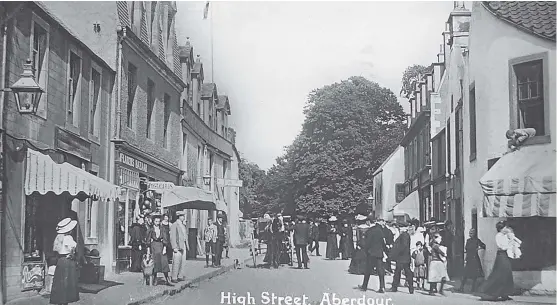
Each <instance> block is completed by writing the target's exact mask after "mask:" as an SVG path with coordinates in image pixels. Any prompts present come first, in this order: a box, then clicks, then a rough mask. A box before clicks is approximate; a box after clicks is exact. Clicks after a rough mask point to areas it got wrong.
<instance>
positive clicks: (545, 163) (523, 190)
mask: <svg viewBox="0 0 557 305" xmlns="http://www.w3.org/2000/svg"><path fill="white" fill-rule="evenodd" d="M555 157H556V154H555V150H546V151H533V150H526V149H524V148H523V149H521V150H518V151H515V152H512V153H509V154H506V155H504V156H503V157H501V159H499V160H498V161H497V163H495V165H493V167H492V168H491V169H490V170H489V171H488V172H487V173H486V174H485V175H484V176H483V177H482V178H481V179H480V186H481V187H482V190H483V192H484V200H483V209H484V213H483V214H484V216H486V217H530V216H545V217H555V216H556V208H555V204H556V198H557V196H556V189H557V187H556V181H557V180H556V179H555V176H556V175H555Z"/></svg>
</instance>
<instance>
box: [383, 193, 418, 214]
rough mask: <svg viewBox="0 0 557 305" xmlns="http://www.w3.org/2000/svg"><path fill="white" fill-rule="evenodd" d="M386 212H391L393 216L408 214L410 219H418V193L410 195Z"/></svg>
mask: <svg viewBox="0 0 557 305" xmlns="http://www.w3.org/2000/svg"><path fill="white" fill-rule="evenodd" d="M388 212H393V214H394V215H404V214H408V216H409V217H410V218H419V217H420V196H419V194H418V191H414V192H412V193H410V195H408V196H406V198H404V200H402V201H401V202H400V203H398V204H395V205H394V206H393V207H392V208H390V209H389V211H388Z"/></svg>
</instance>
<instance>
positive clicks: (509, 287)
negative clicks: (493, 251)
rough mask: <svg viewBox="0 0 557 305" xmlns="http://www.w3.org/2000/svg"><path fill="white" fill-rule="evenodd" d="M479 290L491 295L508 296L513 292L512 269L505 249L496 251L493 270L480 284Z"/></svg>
mask: <svg viewBox="0 0 557 305" xmlns="http://www.w3.org/2000/svg"><path fill="white" fill-rule="evenodd" d="M481 291H482V292H483V293H484V294H485V295H488V296H491V297H508V296H509V295H511V294H512V293H513V291H514V281H513V271H512V267H511V260H510V259H509V257H508V256H507V252H506V251H497V255H496V256H495V263H494V264H493V270H492V271H491V274H490V275H489V277H488V278H487V280H486V281H485V282H484V284H483V285H482V289H481Z"/></svg>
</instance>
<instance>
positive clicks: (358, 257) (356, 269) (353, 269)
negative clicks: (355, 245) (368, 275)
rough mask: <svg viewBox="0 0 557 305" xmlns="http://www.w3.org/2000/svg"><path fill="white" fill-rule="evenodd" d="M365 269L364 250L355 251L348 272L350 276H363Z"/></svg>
mask: <svg viewBox="0 0 557 305" xmlns="http://www.w3.org/2000/svg"><path fill="white" fill-rule="evenodd" d="M366 268H367V255H366V252H365V250H364V249H356V251H355V252H354V256H352V261H350V267H348V272H349V273H351V274H357V275H364V274H365V271H366Z"/></svg>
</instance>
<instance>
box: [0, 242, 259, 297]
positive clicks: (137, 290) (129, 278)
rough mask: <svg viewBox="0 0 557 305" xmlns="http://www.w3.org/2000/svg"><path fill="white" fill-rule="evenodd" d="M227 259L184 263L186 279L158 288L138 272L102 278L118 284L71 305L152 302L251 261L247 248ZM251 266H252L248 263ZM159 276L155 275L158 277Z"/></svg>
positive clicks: (199, 258)
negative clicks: (208, 265)
mask: <svg viewBox="0 0 557 305" xmlns="http://www.w3.org/2000/svg"><path fill="white" fill-rule="evenodd" d="M229 257H230V258H228V259H226V258H223V260H222V267H221V268H205V258H201V257H198V259H197V260H188V261H187V263H188V266H187V267H186V270H188V274H187V276H186V280H185V281H183V282H180V283H177V284H174V285H175V286H174V287H169V286H164V285H159V286H146V285H145V284H144V281H143V275H142V274H141V273H131V272H124V273H121V274H114V275H111V276H108V275H107V276H105V280H106V281H114V282H117V283H121V284H122V285H117V286H113V287H110V288H107V289H104V290H102V291H100V292H98V293H97V294H91V293H80V294H79V297H80V300H79V301H78V302H76V303H72V304H75V305H139V304H146V303H150V302H154V301H155V300H156V299H159V298H164V296H170V295H174V294H176V293H179V292H181V291H183V290H184V289H186V288H188V287H191V286H193V285H196V284H197V283H199V282H201V281H205V280H208V279H211V278H213V277H216V276H219V275H221V274H223V273H226V272H228V271H230V270H233V269H234V268H235V264H234V262H235V260H236V259H237V260H238V261H239V262H240V265H245V264H246V263H248V264H250V263H251V261H252V258H251V256H250V251H249V248H243V249H237V248H231V249H230V251H229ZM251 264H253V263H251ZM161 277H162V274H159V278H161ZM49 301H50V300H49V296H48V295H37V296H33V297H30V298H22V299H17V300H13V301H10V302H8V303H7V304H6V305H47V304H49Z"/></svg>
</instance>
